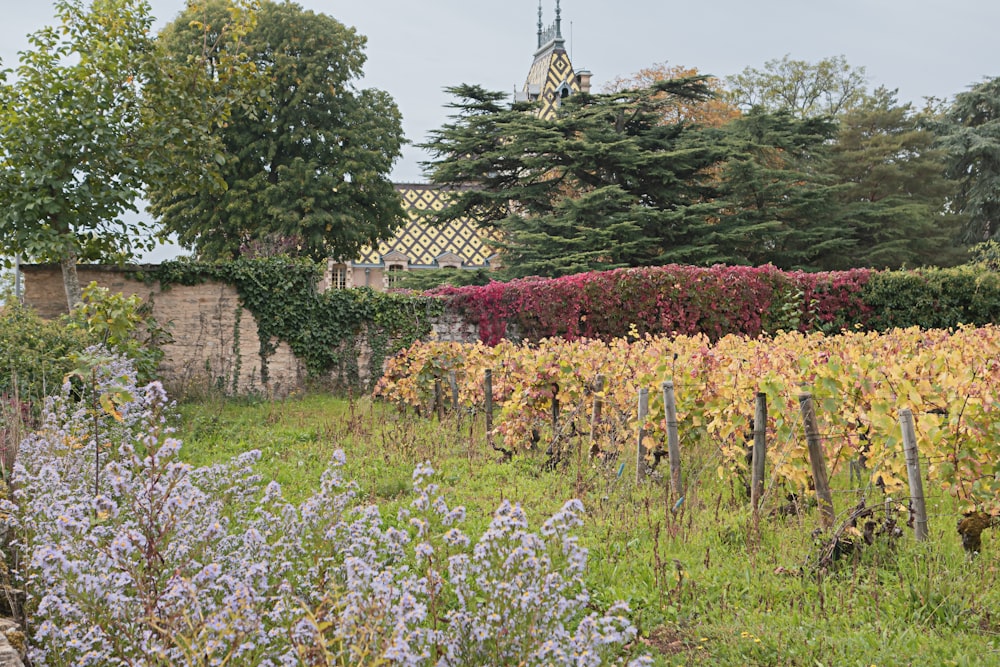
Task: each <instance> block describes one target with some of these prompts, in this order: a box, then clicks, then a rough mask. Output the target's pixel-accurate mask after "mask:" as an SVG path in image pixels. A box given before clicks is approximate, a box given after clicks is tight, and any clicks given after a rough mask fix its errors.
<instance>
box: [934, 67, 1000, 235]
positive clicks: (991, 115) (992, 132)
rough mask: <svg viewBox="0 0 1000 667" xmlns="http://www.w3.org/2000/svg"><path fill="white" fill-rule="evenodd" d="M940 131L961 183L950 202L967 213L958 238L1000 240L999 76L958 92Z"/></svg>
mask: <svg viewBox="0 0 1000 667" xmlns="http://www.w3.org/2000/svg"><path fill="white" fill-rule="evenodd" d="M940 133H941V134H942V141H941V145H942V147H943V148H944V149H945V150H947V151H948V154H949V156H950V161H949V164H948V174H949V176H951V177H952V178H954V179H956V180H957V181H958V182H959V184H960V187H959V190H958V193H957V195H956V196H955V198H954V199H953V201H952V202H951V203H952V207H953V208H954V209H955V210H956V211H958V212H960V213H962V214H963V215H964V216H965V220H966V221H965V226H964V228H963V230H962V233H961V240H962V241H963V242H965V243H981V242H984V241H987V240H990V239H992V240H1000V77H997V78H995V79H989V80H987V81H983V82H981V83H979V84H977V85H975V86H973V87H972V88H971V89H970V90H968V91H966V92H963V93H959V94H958V95H956V96H955V100H954V102H953V103H952V105H951V107H950V108H949V109H948V110H947V113H946V115H945V119H944V123H943V126H942V127H941V128H940Z"/></svg>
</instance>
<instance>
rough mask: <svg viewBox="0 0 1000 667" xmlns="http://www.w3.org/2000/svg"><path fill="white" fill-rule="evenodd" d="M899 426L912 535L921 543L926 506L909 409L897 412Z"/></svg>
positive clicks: (915, 437)
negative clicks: (904, 460)
mask: <svg viewBox="0 0 1000 667" xmlns="http://www.w3.org/2000/svg"><path fill="white" fill-rule="evenodd" d="M899 426H900V428H901V429H902V431H903V454H904V455H905V456H906V474H907V476H908V477H909V478H910V511H912V512H913V533H914V536H915V537H916V538H917V541H918V542H923V541H924V540H926V539H927V506H926V504H925V503H924V481H923V479H922V478H921V477H920V452H919V451H918V450H917V433H916V429H914V427H913V413H912V412H911V411H910V409H909V408H903V409H902V410H900V411H899Z"/></svg>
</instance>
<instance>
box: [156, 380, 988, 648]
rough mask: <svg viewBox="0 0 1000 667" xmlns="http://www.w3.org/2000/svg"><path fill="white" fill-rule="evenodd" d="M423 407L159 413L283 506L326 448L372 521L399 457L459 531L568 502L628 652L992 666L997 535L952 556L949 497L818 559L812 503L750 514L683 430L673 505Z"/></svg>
mask: <svg viewBox="0 0 1000 667" xmlns="http://www.w3.org/2000/svg"><path fill="white" fill-rule="evenodd" d="M424 415H425V416H417V415H416V414H415V412H414V411H413V410H412V409H407V408H401V407H400V406H399V405H397V404H393V403H390V402H387V401H381V400H378V399H373V398H370V397H368V396H354V397H334V396H331V395H327V394H321V393H313V394H306V395H299V396H293V397H290V398H287V399H285V400H280V401H265V400H262V399H260V400H254V399H222V398H216V399H208V400H202V401H198V402H187V403H183V404H181V405H179V406H178V407H177V408H176V411H175V412H174V413H173V416H172V418H171V423H172V424H173V425H174V426H175V427H176V428H177V433H176V435H177V437H178V438H180V439H181V440H182V441H183V443H184V444H183V446H182V448H181V457H182V458H183V459H184V460H186V461H188V462H190V463H193V464H196V465H199V466H200V465H207V464H211V463H216V462H220V461H223V460H226V459H228V458H230V457H232V456H235V455H238V454H240V453H242V452H245V451H248V450H251V449H257V450H260V452H261V459H260V461H259V462H258V464H257V466H256V470H257V471H258V472H259V473H260V474H261V475H262V476H263V477H264V479H265V480H275V481H278V482H279V483H280V484H281V486H282V489H283V491H284V493H285V494H286V496H287V497H289V498H290V499H293V500H298V499H301V498H305V497H307V496H308V495H309V494H310V493H312V492H314V491H315V489H316V488H317V487H318V485H319V481H320V474H321V472H322V471H323V470H324V468H325V467H326V464H327V463H328V461H329V459H330V457H331V456H332V454H333V452H334V451H335V450H338V449H342V450H343V451H344V453H345V454H346V464H345V466H344V471H343V475H344V476H345V477H346V478H347V479H353V480H355V481H356V482H357V483H358V484H359V488H360V493H361V494H362V496H363V497H364V499H365V500H366V501H368V502H371V503H374V504H378V505H379V506H380V508H382V509H383V515H384V516H392V515H394V514H395V511H396V509H397V508H399V507H403V506H405V505H407V504H408V503H410V502H411V500H412V473H413V470H414V467H415V466H416V465H418V464H420V463H422V462H425V461H426V462H430V463H431V465H432V466H433V468H434V469H435V471H436V473H437V475H436V478H435V479H436V481H437V482H438V483H439V484H440V485H441V487H442V489H443V490H444V491H445V492H446V495H447V496H448V498H449V503H450V504H452V505H456V504H462V505H464V506H465V508H466V510H467V514H466V516H467V518H466V525H467V530H468V531H469V532H470V533H471V534H476V533H478V532H479V531H481V530H482V529H484V528H485V527H486V526H487V525H488V523H489V521H490V518H491V516H492V514H493V512H494V511H495V510H496V508H497V507H498V506H499V505H500V504H501V503H502V502H503V501H505V500H508V501H511V502H517V503H520V504H521V506H522V507H523V508H524V509H525V511H526V512H527V515H528V518H529V520H530V521H531V524H532V527H537V525H538V524H539V523H540V522H541V521H542V520H544V519H545V518H546V517H548V516H549V515H551V514H552V513H554V512H556V511H557V510H558V509H559V508H560V507H561V506H562V505H563V504H564V503H565V502H566V501H567V500H569V499H572V498H578V499H580V500H581V501H582V503H583V506H584V508H585V510H586V516H585V520H584V524H583V526H582V527H581V528H579V529H578V531H577V532H578V534H579V536H580V542H581V544H582V546H584V547H586V548H587V549H588V551H589V559H588V568H587V571H586V582H587V585H588V588H589V589H590V592H591V596H592V599H591V600H590V602H589V606H588V608H593V609H595V610H599V609H601V608H602V607H605V608H606V607H608V606H610V605H611V604H612V602H613V601H615V600H624V601H626V602H627V603H628V604H629V606H630V608H631V610H632V614H633V616H632V618H633V622H634V623H635V625H636V627H637V628H638V635H639V636H638V639H637V640H636V641H635V642H633V644H632V645H631V646H630V647H629V652H630V654H631V655H639V654H641V653H646V654H648V655H650V656H651V657H653V659H654V663H655V664H657V665H689V664H718V665H747V664H753V665H810V666H813V665H865V666H868V665H879V666H890V665H913V664H935V665H983V664H1000V619H998V618H996V611H995V610H996V609H997V608H1000V607H998V602H1000V586H998V585H997V584H998V582H997V561H998V558H997V553H996V551H997V546H996V544H995V541H994V540H993V536H992V535H991V534H990V532H989V531H987V532H986V533H984V540H983V547H982V553H981V554H980V555H979V556H978V557H977V558H970V557H969V556H967V554H966V553H965V552H964V551H963V549H962V546H961V541H960V539H959V536H958V534H957V533H956V523H957V520H958V519H959V518H960V514H959V512H960V509H961V508H960V506H959V503H958V502H956V501H955V500H954V499H953V498H952V497H951V496H950V495H948V494H945V493H936V492H930V493H928V507H927V513H928V516H929V529H930V534H929V539H928V540H927V541H925V542H917V541H916V540H915V539H914V536H913V531H912V529H911V528H909V527H907V526H906V521H907V516H906V512H905V511H899V512H897V511H896V510H897V509H900V508H895V509H892V510H890V511H887V512H884V513H883V512H876V516H877V517H878V518H879V521H880V522H882V523H884V522H885V520H886V519H889V518H890V516H891V517H892V518H894V519H895V520H896V521H897V522H898V526H899V527H900V528H901V533H900V535H899V537H898V538H895V539H892V538H890V537H888V536H887V534H884V535H880V536H876V538H875V539H874V540H872V542H873V543H872V544H871V545H868V544H867V543H863V541H862V540H860V539H858V540H856V543H857V544H858V547H857V548H855V549H851V550H844V551H846V552H845V553H838V554H836V557H834V558H832V559H831V558H830V555H831V554H830V553H829V544H830V543H829V541H828V540H827V538H828V537H829V532H827V533H826V534H824V533H821V532H820V531H819V530H818V528H819V526H820V521H819V518H818V513H817V510H816V507H815V504H814V503H810V502H807V501H805V500H803V501H802V502H800V503H796V504H795V506H794V507H789V503H788V502H787V501H786V499H785V497H784V496H783V495H781V494H779V493H777V492H775V493H771V494H769V495H768V496H767V497H766V498H765V502H764V504H763V506H762V511H761V514H760V516H759V519H758V520H756V521H755V520H754V519H753V517H752V512H751V510H750V506H749V502H748V500H747V498H746V494H745V492H744V488H743V484H742V481H741V480H740V479H738V476H736V475H733V474H730V473H728V472H720V470H722V469H721V468H720V465H719V464H720V461H721V458H720V457H721V454H720V451H719V450H718V448H716V447H713V446H710V445H708V444H706V443H701V444H699V443H692V442H683V441H682V444H683V445H684V446H685V449H684V456H685V477H686V492H685V497H684V500H683V502H682V503H680V504H679V505H678V504H677V501H676V499H675V498H673V497H672V496H671V494H670V491H669V488H668V484H667V483H666V482H665V480H664V479H663V478H662V476H661V474H659V471H654V474H653V476H652V477H651V478H650V479H648V480H647V481H646V482H643V483H641V484H637V483H636V482H635V480H634V479H633V478H632V475H631V474H630V472H628V471H626V472H624V474H623V473H622V471H623V469H630V466H632V465H634V463H630V464H629V465H624V463H625V456H624V455H623V456H622V457H620V458H621V460H619V458H617V457H605V458H598V459H592V458H591V457H590V456H589V451H588V449H587V444H588V443H587V440H586V439H585V438H584V437H582V436H581V437H578V438H576V439H575V440H573V441H572V442H571V443H570V445H571V449H570V452H571V455H569V456H566V457H564V458H563V460H562V462H561V463H560V464H558V465H557V466H555V467H554V468H553V467H552V466H551V465H546V464H547V463H548V457H546V456H545V454H544V452H543V451H541V450H540V448H535V449H527V448H525V449H522V450H518V451H516V452H515V453H514V455H513V457H512V458H507V457H505V456H503V455H501V454H498V453H497V452H496V451H495V450H494V449H493V448H492V447H491V446H490V445H489V444H488V443H487V441H486V438H485V424H484V421H485V420H484V415H483V414H481V413H477V412H476V411H475V410H469V409H465V410H459V411H457V412H453V411H449V412H447V413H446V414H445V415H444V418H443V419H441V418H439V417H438V416H437V415H436V414H431V415H430V416H426V411H425V413H424ZM660 470H661V471H662V468H661V469H660ZM831 486H832V488H833V493H834V500H835V506H836V509H837V511H838V515H837V525H838V526H840V527H841V528H843V527H844V526H843V521H844V520H845V519H846V518H847V516H848V514H849V512H850V510H851V509H852V508H854V507H855V506H856V503H857V501H858V500H859V498H860V497H861V496H864V497H865V499H866V501H867V502H868V505H869V506H875V507H876V508H881V506H882V504H884V502H885V498H884V496H883V495H882V494H881V492H880V490H879V489H878V488H874V487H871V486H870V485H869V486H867V487H862V488H860V489H859V488H857V484H856V483H852V481H851V480H849V479H848V470H847V467H846V466H842V467H841V468H839V469H836V470H835V472H834V474H833V477H832V479H831ZM848 532H851V531H850V530H848Z"/></svg>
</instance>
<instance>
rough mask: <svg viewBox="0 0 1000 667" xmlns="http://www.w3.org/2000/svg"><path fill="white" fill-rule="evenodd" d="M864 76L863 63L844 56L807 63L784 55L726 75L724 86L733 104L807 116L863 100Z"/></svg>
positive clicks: (826, 113) (839, 109) (840, 109)
mask: <svg viewBox="0 0 1000 667" xmlns="http://www.w3.org/2000/svg"><path fill="white" fill-rule="evenodd" d="M867 78H868V77H867V75H866V73H865V68H864V67H852V66H851V65H849V64H848V63H847V60H846V59H845V58H844V56H833V57H829V58H823V59H822V60H819V61H817V62H815V63H809V62H806V61H804V60H792V59H791V58H790V57H789V56H787V55H786V56H784V57H783V58H781V59H780V60H779V59H773V60H768V61H767V62H766V63H764V67H763V69H757V68H755V67H747V68H746V69H744V70H743V71H742V72H741V73H739V74H736V75H733V76H730V77H727V78H726V86H727V87H728V89H729V93H728V97H729V101H730V102H731V103H732V104H735V105H736V106H739V107H742V108H744V109H748V110H749V109H753V108H759V109H762V110H766V111H787V112H789V113H791V114H793V115H795V116H797V117H799V118H809V117H815V116H835V115H837V114H840V113H843V112H844V111H847V110H849V109H851V108H853V107H856V106H857V105H859V104H861V103H862V102H864V100H865V98H866V97H867Z"/></svg>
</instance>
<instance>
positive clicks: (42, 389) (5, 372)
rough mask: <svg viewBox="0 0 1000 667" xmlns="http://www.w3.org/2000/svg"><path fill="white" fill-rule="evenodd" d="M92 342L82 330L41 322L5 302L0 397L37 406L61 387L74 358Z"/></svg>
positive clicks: (0, 324)
mask: <svg viewBox="0 0 1000 667" xmlns="http://www.w3.org/2000/svg"><path fill="white" fill-rule="evenodd" d="M94 342H96V339H95V338H94V337H93V336H91V335H90V333H89V332H88V331H86V330H84V329H79V328H70V327H66V326H65V325H64V324H63V323H62V322H58V321H50V320H43V319H42V318H41V317H39V316H38V315H37V314H36V313H35V312H34V311H33V310H31V309H30V308H28V307H27V306H22V305H21V304H19V303H17V302H16V301H15V302H8V303H6V304H5V305H4V306H2V307H0V395H11V396H13V395H15V394H16V395H18V396H20V398H21V400H22V401H32V402H36V403H37V406H40V404H41V400H42V399H43V398H45V397H46V396H48V395H50V394H51V393H53V392H54V391H56V390H58V388H59V387H61V386H62V382H63V377H65V375H66V374H67V373H69V372H70V371H71V370H72V369H73V366H74V361H73V359H74V355H76V354H78V353H79V352H81V351H83V349H84V348H86V347H87V346H88V345H91V344H93V343H94ZM37 406H36V407H37Z"/></svg>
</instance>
